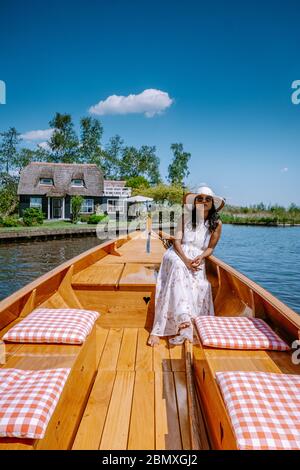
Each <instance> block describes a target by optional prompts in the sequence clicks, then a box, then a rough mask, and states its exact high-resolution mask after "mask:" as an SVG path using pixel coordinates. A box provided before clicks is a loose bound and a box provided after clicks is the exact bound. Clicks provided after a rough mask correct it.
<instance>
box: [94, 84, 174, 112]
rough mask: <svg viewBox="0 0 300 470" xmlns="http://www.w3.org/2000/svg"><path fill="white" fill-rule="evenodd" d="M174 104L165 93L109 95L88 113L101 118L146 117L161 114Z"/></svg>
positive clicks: (149, 91)
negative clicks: (131, 115) (110, 116)
mask: <svg viewBox="0 0 300 470" xmlns="http://www.w3.org/2000/svg"><path fill="white" fill-rule="evenodd" d="M173 102H174V100H173V99H172V98H170V97H169V94H168V93H166V92H165V91H161V90H155V89H152V88H150V89H148V90H144V91H143V92H142V93H140V94H139V95H128V96H118V95H111V96H109V97H108V98H106V99H105V100H104V101H99V103H98V104H96V105H95V106H91V107H90V109H89V112H90V113H91V114H97V115H99V116H103V115H104V114H130V113H143V114H145V116H147V117H153V116H155V114H161V113H162V112H163V111H164V110H165V109H167V108H168V107H169V106H171V104H172V103H173Z"/></svg>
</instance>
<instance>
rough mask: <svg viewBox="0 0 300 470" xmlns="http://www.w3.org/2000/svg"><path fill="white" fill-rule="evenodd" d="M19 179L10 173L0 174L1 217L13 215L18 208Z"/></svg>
mask: <svg viewBox="0 0 300 470" xmlns="http://www.w3.org/2000/svg"><path fill="white" fill-rule="evenodd" d="M17 190H18V178H17V177H16V176H11V175H9V174H8V173H0V215H1V216H2V217H6V216H8V215H10V214H13V213H14V212H15V211H16V209H17V207H18V202H19V201H18V194H17Z"/></svg>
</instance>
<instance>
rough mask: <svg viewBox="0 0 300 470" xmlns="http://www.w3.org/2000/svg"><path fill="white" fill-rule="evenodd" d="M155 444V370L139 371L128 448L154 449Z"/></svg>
mask: <svg viewBox="0 0 300 470" xmlns="http://www.w3.org/2000/svg"><path fill="white" fill-rule="evenodd" d="M154 445H155V421H154V372H150V371H137V372H136V376H135V383H134V394H133V402H132V412H131V420H130V430H129V439H128V449H130V450H143V449H144V450H152V449H154V448H155V447H154Z"/></svg>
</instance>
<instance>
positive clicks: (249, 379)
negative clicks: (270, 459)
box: [216, 372, 300, 450]
mask: <svg viewBox="0 0 300 470" xmlns="http://www.w3.org/2000/svg"><path fill="white" fill-rule="evenodd" d="M216 378H217V382H218V384H219V387H220V389H221V392H222V395H223V398H224V401H225V404H226V408H227V411H228V414H229V416H230V419H231V424H232V427H233V430H234V433H235V437H236V440H237V446H238V448H239V449H242V450H247V449H253V450H254V449H257V450H263V449H265V450H267V449H269V450H276V449H278V450H279V449H282V450H283V449H286V450H288V449H300V376H298V375H289V374H274V373H265V372H217V373H216Z"/></svg>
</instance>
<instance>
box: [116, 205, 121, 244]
mask: <svg viewBox="0 0 300 470" xmlns="http://www.w3.org/2000/svg"><path fill="white" fill-rule="evenodd" d="M119 235H120V211H116V237H117V238H118V237H119Z"/></svg>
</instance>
